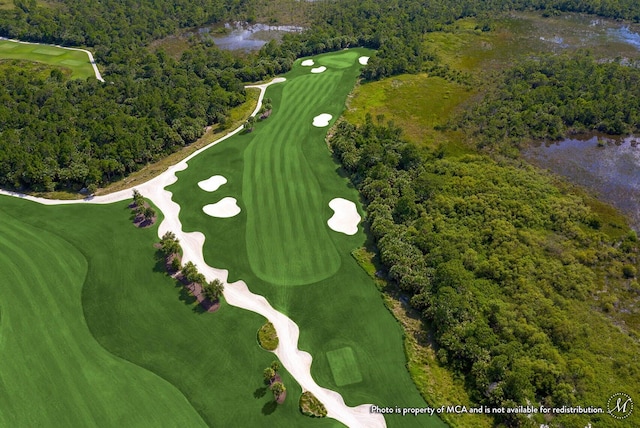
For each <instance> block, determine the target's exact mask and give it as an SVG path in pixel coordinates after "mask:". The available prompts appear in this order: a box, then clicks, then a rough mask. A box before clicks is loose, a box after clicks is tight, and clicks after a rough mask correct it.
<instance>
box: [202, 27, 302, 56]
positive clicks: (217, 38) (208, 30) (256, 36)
mask: <svg viewBox="0 0 640 428" xmlns="http://www.w3.org/2000/svg"><path fill="white" fill-rule="evenodd" d="M303 29H304V28H302V27H295V26H291V25H266V24H248V23H246V22H234V23H232V24H229V23H227V24H225V25H224V27H218V28H214V27H202V28H199V29H198V30H197V33H198V35H199V36H200V37H202V38H207V37H208V38H211V39H212V40H213V42H214V43H215V44H216V46H218V47H219V48H220V49H224V50H232V51H245V52H250V51H256V50H259V49H260V48H261V47H262V46H264V45H265V44H266V43H268V42H269V41H271V40H280V39H281V38H282V36H283V35H284V34H286V33H292V32H300V31H302V30H303Z"/></svg>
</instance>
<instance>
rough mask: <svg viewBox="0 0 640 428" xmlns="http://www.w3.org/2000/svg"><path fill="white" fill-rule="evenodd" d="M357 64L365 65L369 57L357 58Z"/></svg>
mask: <svg viewBox="0 0 640 428" xmlns="http://www.w3.org/2000/svg"><path fill="white" fill-rule="evenodd" d="M358 62H359V63H360V64H362V65H367V63H368V62H369V57H368V56H361V57H360V58H358Z"/></svg>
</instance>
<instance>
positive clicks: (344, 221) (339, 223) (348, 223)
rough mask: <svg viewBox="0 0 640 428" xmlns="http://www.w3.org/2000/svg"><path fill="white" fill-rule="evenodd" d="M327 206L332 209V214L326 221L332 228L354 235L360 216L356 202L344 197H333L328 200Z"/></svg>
mask: <svg viewBox="0 0 640 428" xmlns="http://www.w3.org/2000/svg"><path fill="white" fill-rule="evenodd" d="M329 208H331V209H332V210H333V211H334V212H333V216H331V218H330V219H329V220H328V221H327V224H328V225H329V227H330V228H331V229H332V230H335V231H336V232H341V233H344V234H345V235H355V234H356V233H357V232H358V223H360V220H361V218H360V214H358V210H357V209H356V204H354V203H353V202H351V201H348V200H346V199H342V198H335V199H332V200H331V202H329Z"/></svg>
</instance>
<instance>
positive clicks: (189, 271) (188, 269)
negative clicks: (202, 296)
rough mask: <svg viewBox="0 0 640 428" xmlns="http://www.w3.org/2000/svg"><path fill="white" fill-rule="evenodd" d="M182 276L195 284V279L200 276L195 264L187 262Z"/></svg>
mask: <svg viewBox="0 0 640 428" xmlns="http://www.w3.org/2000/svg"><path fill="white" fill-rule="evenodd" d="M182 275H183V276H184V277H185V279H186V280H187V281H189V282H193V279H195V278H196V276H197V275H198V268H197V267H196V265H194V264H193V262H187V263H186V264H185V265H184V266H183V267H182Z"/></svg>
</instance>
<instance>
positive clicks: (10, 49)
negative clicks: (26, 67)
mask: <svg viewBox="0 0 640 428" xmlns="http://www.w3.org/2000/svg"><path fill="white" fill-rule="evenodd" d="M0 59H20V60H25V61H36V62H42V63H44V64H48V65H54V66H57V67H62V68H67V69H69V70H71V76H70V77H71V78H72V79H86V78H87V77H95V73H94V71H93V67H92V66H91V63H90V62H89V57H88V56H87V54H86V53H85V52H81V51H75V50H69V49H63V48H59V47H56V46H48V45H40V44H31V43H18V42H14V41H11V40H0Z"/></svg>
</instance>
